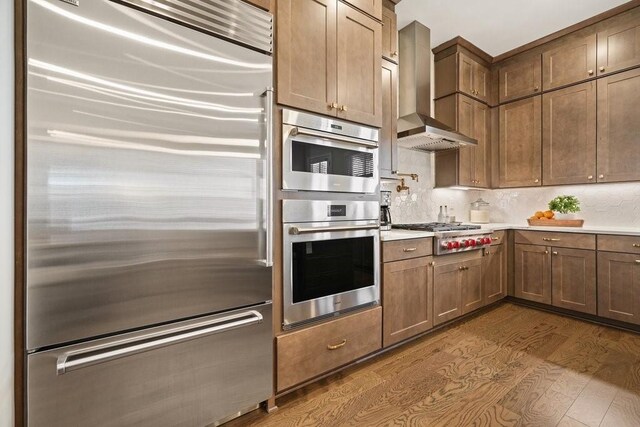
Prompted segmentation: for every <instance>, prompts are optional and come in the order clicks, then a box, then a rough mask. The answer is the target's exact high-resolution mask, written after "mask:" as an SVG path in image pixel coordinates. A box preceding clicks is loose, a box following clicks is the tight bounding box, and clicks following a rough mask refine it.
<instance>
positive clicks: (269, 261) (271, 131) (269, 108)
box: [265, 87, 275, 267]
mask: <svg viewBox="0 0 640 427" xmlns="http://www.w3.org/2000/svg"><path fill="white" fill-rule="evenodd" d="M265 97H266V104H267V105H266V108H265V113H266V121H267V123H266V127H267V138H266V157H267V158H266V163H267V170H266V179H265V187H266V188H265V198H266V211H267V212H266V218H265V219H266V222H267V224H266V242H265V244H266V251H265V253H266V259H265V266H266V267H272V266H273V203H274V202H273V145H274V143H275V128H274V123H273V121H274V113H273V106H274V89H273V88H272V87H268V88H267V90H266V92H265Z"/></svg>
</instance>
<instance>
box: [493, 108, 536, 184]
mask: <svg viewBox="0 0 640 427" xmlns="http://www.w3.org/2000/svg"><path fill="white" fill-rule="evenodd" d="M541 121H542V114H541V97H540V96H535V97H533V98H528V99H523V100H521V101H517V102H513V103H510V104H506V105H501V106H500V146H499V164H498V167H499V180H500V183H499V184H500V187H535V186H539V185H541V178H542V177H541V175H542V149H541V148H542V138H541V130H542V129H541V128H542V123H541Z"/></svg>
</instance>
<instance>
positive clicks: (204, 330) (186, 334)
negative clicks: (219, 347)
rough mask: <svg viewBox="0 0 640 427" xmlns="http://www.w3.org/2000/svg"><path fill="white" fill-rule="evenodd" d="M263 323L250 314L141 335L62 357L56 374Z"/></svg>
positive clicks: (251, 312)
mask: <svg viewBox="0 0 640 427" xmlns="http://www.w3.org/2000/svg"><path fill="white" fill-rule="evenodd" d="M262 320H263V316H262V314H260V313H259V312H258V311H256V310H250V311H246V312H243V313H238V314H234V315H230V316H225V317H220V318H216V319H211V320H208V321H206V322H202V323H197V324H194V325H190V326H189V327H187V328H184V327H183V328H172V329H168V330H165V331H162V332H154V333H149V334H143V335H140V336H137V337H135V338H133V339H127V340H117V341H113V342H111V343H108V344H104V345H98V346H91V347H87V348H84V349H79V350H74V351H72V352H68V353H64V354H62V355H60V356H59V357H58V360H57V363H56V372H57V374H58V375H63V374H65V373H68V372H70V371H75V370H78V369H83V368H87V367H89V366H93V365H97V364H100V363H106V362H109V361H112V360H115V359H120V358H123V357H128V356H132V355H134V354H139V353H143V352H146V351H151V350H155V349H158V348H161V347H166V346H169V345H174V344H178V343H181V342H184V341H188V340H193V339H196V338H202V337H204V336H207V335H212V334H217V333H221V332H226V331H229V330H231V329H236V328H240V327H243V326H250V325H255V324H257V323H261V322H262Z"/></svg>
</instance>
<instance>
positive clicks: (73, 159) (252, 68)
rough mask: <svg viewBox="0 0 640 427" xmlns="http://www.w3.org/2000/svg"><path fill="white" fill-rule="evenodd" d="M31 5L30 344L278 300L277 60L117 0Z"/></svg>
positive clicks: (44, 0)
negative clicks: (271, 263)
mask: <svg viewBox="0 0 640 427" xmlns="http://www.w3.org/2000/svg"><path fill="white" fill-rule="evenodd" d="M27 14H28V17H27V22H28V25H27V57H28V59H27V61H28V65H27V67H28V68H27V73H28V76H27V103H28V107H27V132H28V140H27V167H28V172H27V180H28V183H27V244H28V248H27V254H26V255H27V295H26V296H27V348H28V349H38V348H42V347H44V346H52V345H60V344H62V343H68V342H75V341H77V340H84V339H88V338H91V337H96V336H102V335H108V334H113V333H116V332H118V331H125V330H130V329H134V328H141V327H145V326H148V325H153V324H160V323H164V322H169V321H173V320H177V319H184V318H188V317H194V316H198V315H203V314H209V313H214V312H219V311H224V310H228V309H232V308H235V307H240V306H247V305H252V304H257V303H260V302H263V301H267V300H270V299H271V269H270V268H268V267H265V265H266V264H268V263H266V262H265V260H266V259H267V258H268V256H267V253H266V238H267V237H266V234H267V232H266V228H267V224H268V222H269V221H268V218H267V213H266V207H265V204H266V201H265V199H266V196H265V195H266V179H267V174H268V171H267V170H266V166H267V165H266V161H265V157H266V147H265V146H266V139H267V125H266V124H267V123H266V122H267V117H266V116H267V115H268V114H267V111H268V110H269V108H267V107H268V106H267V102H268V97H265V96H263V94H264V93H265V90H266V88H268V87H270V86H271V85H272V58H271V57H270V56H268V55H265V54H261V53H258V52H256V51H253V50H251V49H248V48H244V47H241V46H238V45H235V44H233V43H230V42H227V41H224V40H222V39H218V38H215V37H213V36H210V35H206V34H203V33H200V32H197V31H194V30H191V29H188V28H186V27H183V26H181V25H177V24H175V23H172V22H168V21H166V20H164V19H160V18H158V17H156V16H152V15H150V14H147V13H144V12H140V11H138V10H135V9H132V8H130V7H126V6H123V5H121V4H118V3H114V2H111V1H107V0H91V1H80V2H79V6H74V5H72V4H69V3H66V2H63V1H59V0H29V1H28V5H27Z"/></svg>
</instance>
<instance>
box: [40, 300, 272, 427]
mask: <svg viewBox="0 0 640 427" xmlns="http://www.w3.org/2000/svg"><path fill="white" fill-rule="evenodd" d="M271 318H272V317H271V304H270V303H268V304H262V305H258V306H253V307H249V308H246V309H241V310H234V311H230V312H226V313H222V314H219V315H214V316H207V317H201V318H198V319H194V320H189V321H184V322H179V323H174V324H171V325H168V326H162V327H157V328H151V329H147V330H143V331H138V332H132V333H127V334H122V335H118V336H115V337H111V338H105V339H99V340H95V341H91V342H88V343H83V344H76V345H70V346H66V347H62V348H58V349H54V350H48V351H42V352H38V353H34V354H31V355H29V356H28V390H29V391H28V396H27V398H28V413H27V416H28V423H29V426H34V427H37V426H47V427H68V426H113V427H116V426H133V425H135V426H154V427H158V426H204V425H209V424H212V423H216V422H217V421H219V420H221V419H225V418H227V417H230V416H233V415H237V414H238V413H239V412H242V411H244V410H247V409H249V408H252V407H255V405H256V404H258V403H259V402H261V401H264V400H266V399H267V398H269V397H270V396H271V394H272V384H273V374H272V372H273V339H272V321H271Z"/></svg>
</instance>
